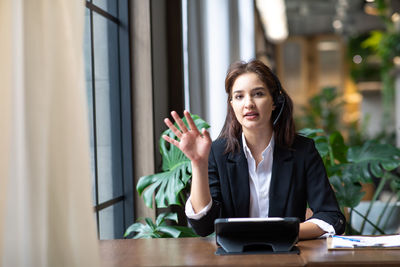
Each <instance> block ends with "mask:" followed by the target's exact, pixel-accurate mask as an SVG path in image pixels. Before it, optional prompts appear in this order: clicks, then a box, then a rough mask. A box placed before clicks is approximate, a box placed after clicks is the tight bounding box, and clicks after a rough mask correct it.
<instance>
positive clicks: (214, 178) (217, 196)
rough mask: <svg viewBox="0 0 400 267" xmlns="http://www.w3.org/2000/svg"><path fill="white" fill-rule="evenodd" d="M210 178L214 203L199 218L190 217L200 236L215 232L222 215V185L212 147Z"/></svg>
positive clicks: (209, 165)
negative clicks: (216, 223)
mask: <svg viewBox="0 0 400 267" xmlns="http://www.w3.org/2000/svg"><path fill="white" fill-rule="evenodd" d="M208 180H209V184H210V193H211V198H212V201H213V204H212V206H211V209H210V210H209V211H208V212H207V214H206V215H204V216H203V217H201V218H200V219H198V220H195V219H190V218H188V221H189V223H190V225H191V226H192V227H193V229H194V231H195V232H196V233H197V234H198V235H200V236H207V235H210V234H212V233H213V232H214V221H215V219H217V218H219V217H221V187H220V181H219V175H218V167H217V164H216V161H215V156H214V150H213V147H211V151H210V155H209V158H208Z"/></svg>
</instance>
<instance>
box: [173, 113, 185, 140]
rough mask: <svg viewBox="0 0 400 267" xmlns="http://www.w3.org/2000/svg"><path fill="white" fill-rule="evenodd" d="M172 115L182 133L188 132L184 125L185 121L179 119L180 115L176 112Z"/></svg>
mask: <svg viewBox="0 0 400 267" xmlns="http://www.w3.org/2000/svg"><path fill="white" fill-rule="evenodd" d="M171 115H172V117H173V118H174V120H175V122H176V123H177V124H178V126H179V128H180V130H181V131H182V133H186V132H188V129H187V128H186V125H185V124H184V123H183V121H182V119H181V118H180V117H179V115H178V113H177V112H176V111H172V112H171ZM178 137H179V136H178Z"/></svg>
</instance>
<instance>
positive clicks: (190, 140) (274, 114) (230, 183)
mask: <svg viewBox="0 0 400 267" xmlns="http://www.w3.org/2000/svg"><path fill="white" fill-rule="evenodd" d="M225 90H226V92H227V94H228V99H227V108H228V112H227V116H226V120H225V124H224V127H223V129H222V131H221V133H220V136H219V137H218V138H217V140H216V141H214V142H212V141H211V138H210V135H209V133H208V132H207V131H206V130H205V129H202V130H201V132H200V131H199V130H198V129H197V128H196V126H195V124H194V122H193V120H192V119H191V117H190V114H189V112H188V111H184V115H185V117H186V119H187V121H188V125H189V129H188V128H187V127H186V126H185V124H184V123H183V121H182V120H181V119H180V118H179V115H178V114H177V113H176V112H175V111H173V112H171V115H172V117H173V118H174V120H175V121H176V123H177V124H178V126H179V129H177V128H176V127H175V126H174V125H173V123H172V122H171V121H170V120H169V119H165V120H164V122H165V124H166V125H167V126H168V127H169V128H170V129H171V130H172V131H173V132H174V133H175V135H176V136H177V137H178V138H179V141H176V140H173V139H171V138H169V137H168V136H163V138H164V139H165V140H166V141H167V142H169V143H171V144H173V145H175V146H177V147H178V148H179V149H180V150H181V151H182V152H183V153H184V154H185V155H186V156H187V157H188V158H189V159H190V160H191V164H192V172H193V173H192V184H191V194H190V198H189V199H188V201H187V203H186V215H187V217H188V219H189V222H190V224H191V225H192V226H193V228H194V230H195V231H196V232H197V233H198V234H199V235H202V236H206V235H208V234H211V233H212V232H213V231H214V220H215V219H216V218H230V217H298V218H299V219H300V221H301V222H302V223H301V224H300V233H299V238H300V239H311V238H317V237H320V236H321V235H324V234H325V233H328V234H342V233H343V232H344V228H345V218H344V216H343V214H342V213H341V212H340V209H339V206H338V204H337V201H336V198H335V194H334V192H333V190H332V188H331V186H330V184H329V181H328V178H327V175H326V171H325V168H324V165H323V162H322V160H321V157H320V156H319V154H318V152H317V150H316V148H315V145H314V142H313V141H312V140H311V139H308V138H305V137H301V136H299V135H296V133H295V126H294V122H293V103H292V100H291V99H290V97H289V95H288V94H287V93H286V91H285V90H284V89H283V88H282V87H281V85H280V82H279V80H278V78H277V77H276V76H275V75H274V74H273V73H272V71H271V70H270V69H269V68H268V67H267V66H266V65H264V64H263V63H262V62H261V61H258V60H252V61H250V62H248V63H246V62H236V63H234V64H232V65H231V67H230V69H229V71H228V74H227V76H226V79H225ZM307 204H308V205H309V207H310V208H311V210H312V211H313V215H312V217H311V218H310V219H308V220H307V221H305V214H306V208H307Z"/></svg>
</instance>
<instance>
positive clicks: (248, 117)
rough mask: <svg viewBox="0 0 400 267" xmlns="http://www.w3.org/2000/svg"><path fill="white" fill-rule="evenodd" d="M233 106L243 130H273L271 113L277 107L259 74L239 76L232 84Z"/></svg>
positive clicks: (251, 73) (249, 73) (250, 73)
mask: <svg viewBox="0 0 400 267" xmlns="http://www.w3.org/2000/svg"><path fill="white" fill-rule="evenodd" d="M231 106H232V108H233V111H234V112H235V116H236V119H237V120H238V121H239V123H240V124H241V125H242V129H243V131H244V132H245V133H246V132H247V131H259V130H267V131H268V130H271V129H272V128H271V113H272V111H273V110H274V109H275V106H274V103H273V100H272V97H271V94H270V93H269V90H268V88H267V86H266V85H265V84H264V83H263V82H262V81H261V80H260V79H259V78H258V76H257V74H255V73H253V72H248V73H244V74H241V75H240V76H238V77H237V78H236V80H235V82H234V83H233V86H232V100H231Z"/></svg>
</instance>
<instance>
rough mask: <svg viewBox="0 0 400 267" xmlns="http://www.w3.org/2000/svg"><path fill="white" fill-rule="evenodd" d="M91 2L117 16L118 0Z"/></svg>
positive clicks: (96, 0) (95, 0) (94, 0)
mask: <svg viewBox="0 0 400 267" xmlns="http://www.w3.org/2000/svg"><path fill="white" fill-rule="evenodd" d="M93 4H95V5H96V6H98V7H100V8H101V9H103V10H105V11H107V12H108V13H110V14H111V15H113V16H114V17H118V0H93Z"/></svg>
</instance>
